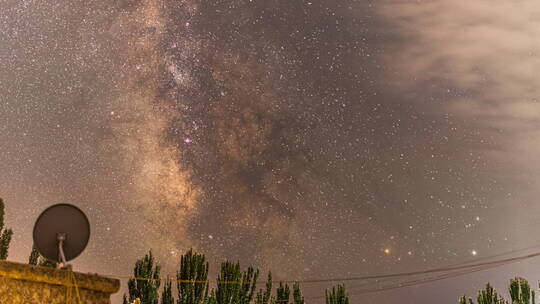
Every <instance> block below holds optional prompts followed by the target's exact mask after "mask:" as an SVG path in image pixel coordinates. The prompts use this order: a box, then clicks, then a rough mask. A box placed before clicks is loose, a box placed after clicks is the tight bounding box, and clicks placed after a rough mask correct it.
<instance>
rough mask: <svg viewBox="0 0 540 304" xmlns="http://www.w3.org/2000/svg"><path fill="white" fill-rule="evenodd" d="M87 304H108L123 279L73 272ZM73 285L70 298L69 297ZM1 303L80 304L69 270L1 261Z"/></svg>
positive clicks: (82, 298) (81, 295)
mask: <svg viewBox="0 0 540 304" xmlns="http://www.w3.org/2000/svg"><path fill="white" fill-rule="evenodd" d="M74 276H75V280H76V283H77V286H78V287H79V288H78V290H79V294H80V297H81V300H82V303H84V304H90V303H92V304H109V303H110V296H111V294H113V293H115V292H117V291H118V289H119V288H120V281H118V280H116V279H109V278H104V277H100V276H98V275H95V274H82V273H74ZM69 288H71V294H72V297H71V298H67V294H68V289H69ZM0 303H10V304H44V303H46V304H60V303H62V304H66V303H74V304H75V303H78V302H77V300H76V297H75V287H73V283H72V279H71V276H70V273H69V271H68V270H65V269H52V268H46V267H38V266H31V265H26V264H20V263H13V262H7V261H0Z"/></svg>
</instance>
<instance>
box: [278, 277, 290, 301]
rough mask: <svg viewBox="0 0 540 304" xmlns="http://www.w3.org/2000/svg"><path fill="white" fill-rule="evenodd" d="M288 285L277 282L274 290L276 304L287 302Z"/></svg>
mask: <svg viewBox="0 0 540 304" xmlns="http://www.w3.org/2000/svg"><path fill="white" fill-rule="evenodd" d="M290 293H291V292H290V290H289V285H288V284H285V285H283V284H282V283H281V282H279V287H278V288H277V290H276V303H277V304H289V295H290Z"/></svg>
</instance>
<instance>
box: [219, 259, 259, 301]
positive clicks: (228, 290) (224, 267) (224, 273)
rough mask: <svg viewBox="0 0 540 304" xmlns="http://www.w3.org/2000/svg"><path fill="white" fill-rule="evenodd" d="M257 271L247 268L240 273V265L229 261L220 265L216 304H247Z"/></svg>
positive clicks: (253, 291) (252, 290) (252, 293)
mask: <svg viewBox="0 0 540 304" xmlns="http://www.w3.org/2000/svg"><path fill="white" fill-rule="evenodd" d="M258 276H259V271H258V270H257V271H255V270H254V268H253V267H249V268H248V269H247V271H244V272H241V271H240V263H236V264H234V263H231V262H229V261H227V262H224V263H222V264H221V272H220V275H219V276H218V282H217V289H216V294H215V295H216V303H217V304H248V303H250V302H251V300H252V299H253V295H254V293H255V288H256V285H257V277H258Z"/></svg>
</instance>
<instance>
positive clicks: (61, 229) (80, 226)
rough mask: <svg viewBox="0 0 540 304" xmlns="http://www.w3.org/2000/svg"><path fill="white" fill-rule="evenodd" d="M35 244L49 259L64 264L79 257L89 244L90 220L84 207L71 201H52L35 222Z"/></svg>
mask: <svg viewBox="0 0 540 304" xmlns="http://www.w3.org/2000/svg"><path fill="white" fill-rule="evenodd" d="M33 238H34V245H35V246H36V249H37V251H38V252H39V253H40V254H41V255H42V256H43V257H45V258H46V259H48V260H51V261H55V262H58V263H62V264H64V266H66V263H67V261H71V260H73V259H74V258H76V257H78V256H79V255H80V254H81V253H82V252H83V250H84V249H85V248H86V245H87V244H88V239H89V238H90V222H89V221H88V218H87V217H86V215H85V214H84V213H83V212H82V211H81V209H79V208H77V207H75V206H73V205H70V204H57V205H53V206H51V207H49V208H47V209H45V211H43V212H42V213H41V215H40V216H39V217H38V219H37V221H36V224H35V225H34V232H33Z"/></svg>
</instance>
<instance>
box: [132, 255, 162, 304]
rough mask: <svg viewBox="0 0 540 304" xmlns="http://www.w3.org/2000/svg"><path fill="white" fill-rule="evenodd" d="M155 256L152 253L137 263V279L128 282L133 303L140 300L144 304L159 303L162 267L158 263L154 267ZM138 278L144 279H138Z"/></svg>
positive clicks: (135, 274)
mask: <svg viewBox="0 0 540 304" xmlns="http://www.w3.org/2000/svg"><path fill="white" fill-rule="evenodd" d="M154 263H155V261H154V256H153V255H152V251H150V252H149V253H148V254H146V255H145V256H144V258H143V259H141V260H138V261H137V262H136V263H135V268H134V269H133V276H134V277H135V278H133V279H130V280H129V281H128V292H129V301H130V302H133V301H135V299H137V298H139V299H140V300H141V302H142V303H144V304H158V303H159V294H158V290H159V286H160V280H159V273H160V269H161V268H160V266H159V265H158V264H157V263H156V265H155V266H154ZM137 278H142V280H141V279H137Z"/></svg>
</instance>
